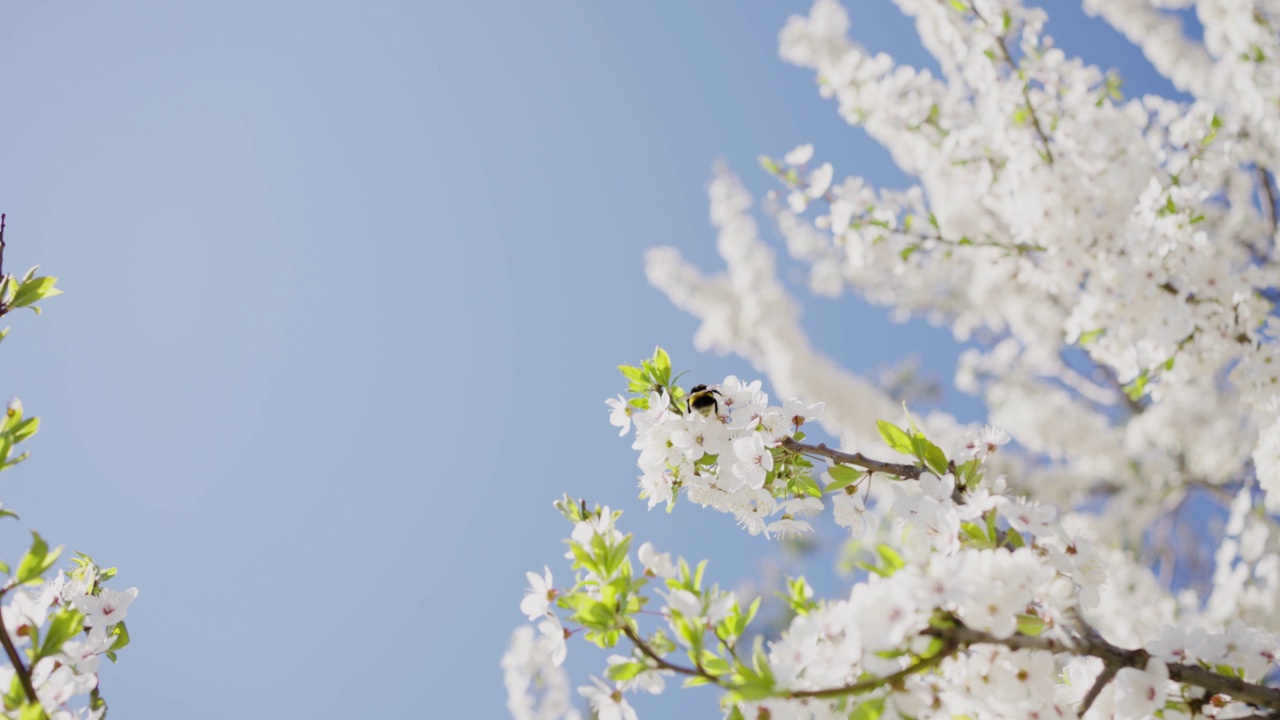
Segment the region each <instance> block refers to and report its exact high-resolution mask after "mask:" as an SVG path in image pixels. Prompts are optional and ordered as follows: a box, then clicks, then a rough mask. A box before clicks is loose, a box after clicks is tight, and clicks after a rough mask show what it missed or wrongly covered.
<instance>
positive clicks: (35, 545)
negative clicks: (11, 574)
mask: <svg viewBox="0 0 1280 720" xmlns="http://www.w3.org/2000/svg"><path fill="white" fill-rule="evenodd" d="M31 537H32V541H31V549H29V550H27V554H26V555H23V556H22V561H21V562H19V563H18V574H17V576H16V577H15V578H14V579H15V580H17V581H18V582H19V583H29V582H35V581H37V580H39V579H40V576H41V575H43V574H44V573H45V571H46V570H48V569H49V568H50V567H52V566H53V564H54V563H55V562H57V561H58V556H59V555H61V554H62V546H58V547H57V548H55V549H54V550H53V551H50V550H49V545H48V543H46V542H45V541H44V538H42V537H40V533H37V532H36V531H35V530H32V531H31Z"/></svg>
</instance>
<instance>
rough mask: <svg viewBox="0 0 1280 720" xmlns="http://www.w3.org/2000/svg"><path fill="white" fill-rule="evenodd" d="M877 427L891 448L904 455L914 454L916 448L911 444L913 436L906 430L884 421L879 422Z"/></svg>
mask: <svg viewBox="0 0 1280 720" xmlns="http://www.w3.org/2000/svg"><path fill="white" fill-rule="evenodd" d="M876 427H877V428H879V430H880V437H882V438H884V442H885V444H886V445H888V446H889V447H890V448H892V449H894V450H897V451H898V452H900V453H902V454H903V455H912V454H914V447H913V446H912V444H911V436H910V435H908V434H907V433H906V431H905V430H903V429H902V428H900V427H898V426H897V425H894V424H893V423H890V422H885V421H884V420H877V421H876Z"/></svg>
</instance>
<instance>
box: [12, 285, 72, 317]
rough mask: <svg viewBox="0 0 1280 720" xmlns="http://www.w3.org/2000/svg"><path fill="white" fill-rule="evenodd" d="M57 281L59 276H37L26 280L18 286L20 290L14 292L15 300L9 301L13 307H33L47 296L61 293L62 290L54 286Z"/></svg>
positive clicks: (36, 309)
mask: <svg viewBox="0 0 1280 720" xmlns="http://www.w3.org/2000/svg"><path fill="white" fill-rule="evenodd" d="M57 281H58V278H55V277H37V278H31V279H30V280H24V281H23V282H22V284H21V285H19V286H18V291H17V292H15V293H14V294H13V300H11V301H10V302H9V305H11V306H13V307H31V306H32V305H34V304H35V303H38V302H40V301H41V300H44V299H45V298H50V297H53V296H55V295H61V294H62V291H61V290H59V289H57V288H55V287H54V286H53V285H54V283H56V282H57ZM32 309H33V310H35V311H36V312H37V313H39V312H40V311H39V309H38V308H34V307H32Z"/></svg>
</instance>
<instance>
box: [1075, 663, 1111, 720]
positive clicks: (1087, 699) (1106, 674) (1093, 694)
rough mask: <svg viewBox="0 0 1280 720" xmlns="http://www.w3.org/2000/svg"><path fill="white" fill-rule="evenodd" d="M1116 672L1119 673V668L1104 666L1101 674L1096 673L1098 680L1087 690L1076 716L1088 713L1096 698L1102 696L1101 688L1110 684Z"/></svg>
mask: <svg viewBox="0 0 1280 720" xmlns="http://www.w3.org/2000/svg"><path fill="white" fill-rule="evenodd" d="M1118 672H1120V668H1118V667H1116V666H1114V665H1104V666H1103V668H1102V672H1100V673H1098V679H1097V680H1094V681H1093V687H1091V688H1089V694H1088V695H1085V696H1084V700H1081V701H1080V709H1079V710H1078V711H1077V713H1076V714H1078V715H1079V716H1080V717H1084V715H1085V713H1087V712H1089V708H1091V707H1093V701H1094V700H1097V699H1098V696H1099V695H1101V694H1102V690H1103V688H1105V687H1106V686H1107V683H1109V682H1111V679H1112V678H1114V677H1115V676H1116V673H1118Z"/></svg>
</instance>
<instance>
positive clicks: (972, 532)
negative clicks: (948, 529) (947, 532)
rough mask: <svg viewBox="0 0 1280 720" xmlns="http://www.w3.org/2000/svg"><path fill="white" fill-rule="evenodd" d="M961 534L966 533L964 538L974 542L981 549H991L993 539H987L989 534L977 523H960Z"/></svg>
mask: <svg viewBox="0 0 1280 720" xmlns="http://www.w3.org/2000/svg"><path fill="white" fill-rule="evenodd" d="M960 532H962V533H964V536H965V537H967V538H969V539H970V540H972V541H973V543H974V544H975V545H976V546H977V547H979V548H984V547H991V539H990V538H988V537H987V533H986V532H984V531H983V529H982V527H981V526H980V525H978V524H977V523H971V522H962V523H960Z"/></svg>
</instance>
